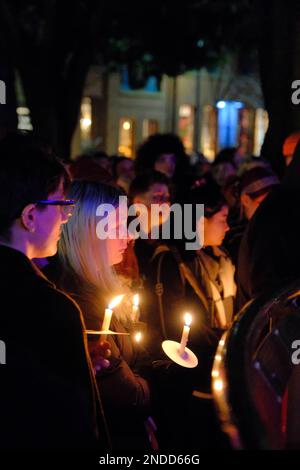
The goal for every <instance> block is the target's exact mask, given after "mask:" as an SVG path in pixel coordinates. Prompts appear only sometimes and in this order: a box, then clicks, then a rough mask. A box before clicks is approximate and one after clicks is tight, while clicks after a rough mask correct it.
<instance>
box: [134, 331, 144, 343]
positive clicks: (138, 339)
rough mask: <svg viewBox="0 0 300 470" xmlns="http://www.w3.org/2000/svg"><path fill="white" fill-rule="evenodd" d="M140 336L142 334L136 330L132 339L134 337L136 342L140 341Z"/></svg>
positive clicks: (141, 336)
mask: <svg viewBox="0 0 300 470" xmlns="http://www.w3.org/2000/svg"><path fill="white" fill-rule="evenodd" d="M142 338H143V335H142V333H141V332H140V331H138V332H137V333H136V334H135V336H134V339H135V341H136V343H140V342H141V340H142Z"/></svg>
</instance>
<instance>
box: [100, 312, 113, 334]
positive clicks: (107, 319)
mask: <svg viewBox="0 0 300 470" xmlns="http://www.w3.org/2000/svg"><path fill="white" fill-rule="evenodd" d="M112 314H113V311H112V309H111V308H109V307H107V308H106V309H105V314H104V319H103V323H102V328H101V330H102V331H108V330H109V327H110V321H111V317H112Z"/></svg>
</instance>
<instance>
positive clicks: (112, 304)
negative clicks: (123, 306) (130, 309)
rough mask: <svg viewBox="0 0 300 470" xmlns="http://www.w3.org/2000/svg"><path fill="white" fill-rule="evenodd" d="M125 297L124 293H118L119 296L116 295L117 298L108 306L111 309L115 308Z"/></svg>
mask: <svg viewBox="0 0 300 470" xmlns="http://www.w3.org/2000/svg"><path fill="white" fill-rule="evenodd" d="M123 297H124V294H123V295H118V296H117V297H115V298H114V299H113V300H112V301H111V303H110V304H109V306H108V308H110V309H111V310H113V309H114V308H115V307H116V306H117V305H119V303H120V302H122V300H123Z"/></svg>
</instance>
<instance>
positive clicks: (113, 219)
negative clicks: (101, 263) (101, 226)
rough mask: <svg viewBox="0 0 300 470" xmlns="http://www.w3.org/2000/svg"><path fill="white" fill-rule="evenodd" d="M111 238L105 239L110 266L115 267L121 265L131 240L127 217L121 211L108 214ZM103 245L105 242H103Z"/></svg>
mask: <svg viewBox="0 0 300 470" xmlns="http://www.w3.org/2000/svg"><path fill="white" fill-rule="evenodd" d="M107 219H108V226H109V238H106V239H105V243H106V250H107V257H108V264H109V265H110V266H114V265H115V264H119V263H121V261H122V260H123V256H124V252H125V250H126V248H127V245H128V242H129V241H130V240H131V238H130V236H129V234H128V232H127V217H125V215H124V216H123V215H122V213H121V212H120V211H119V209H116V210H115V211H112V212H110V213H109V214H108V217H107ZM101 243H103V241H101Z"/></svg>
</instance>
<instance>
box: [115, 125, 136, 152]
mask: <svg viewBox="0 0 300 470" xmlns="http://www.w3.org/2000/svg"><path fill="white" fill-rule="evenodd" d="M133 128H134V122H133V119H130V118H121V119H120V122H119V146H118V152H119V154H121V155H123V156H124V157H131V158H132V157H133V148H134V132H133V131H134V129H133Z"/></svg>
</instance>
